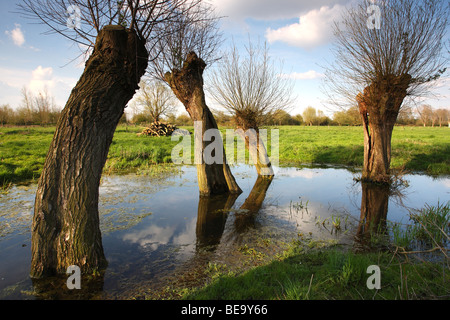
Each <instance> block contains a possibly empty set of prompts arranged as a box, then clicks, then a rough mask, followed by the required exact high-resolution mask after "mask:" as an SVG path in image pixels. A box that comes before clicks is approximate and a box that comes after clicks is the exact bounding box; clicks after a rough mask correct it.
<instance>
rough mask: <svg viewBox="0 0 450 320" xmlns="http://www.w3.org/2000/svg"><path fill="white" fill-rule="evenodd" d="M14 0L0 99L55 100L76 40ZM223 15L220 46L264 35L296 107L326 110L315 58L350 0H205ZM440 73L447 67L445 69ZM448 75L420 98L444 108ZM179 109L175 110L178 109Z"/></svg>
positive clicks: (0, 64)
mask: <svg viewBox="0 0 450 320" xmlns="http://www.w3.org/2000/svg"><path fill="white" fill-rule="evenodd" d="M18 2H19V0H7V1H6V0H1V1H0V46H1V50H0V105H2V104H9V105H10V106H11V107H13V108H16V107H18V106H19V105H20V103H21V90H22V88H24V87H26V88H28V89H29V90H31V91H33V92H38V91H39V90H43V89H44V88H47V90H48V91H49V92H50V93H51V94H52V95H53V96H54V97H55V100H56V103H57V104H58V105H59V106H61V107H63V106H64V104H65V102H66V100H67V98H68V96H69V94H70V91H71V89H72V88H73V87H74V85H75V84H76V82H77V80H78V78H79V77H80V75H81V73H82V71H83V64H82V63H80V61H81V58H80V57H79V55H80V53H81V51H80V48H78V46H77V45H75V44H73V43H71V42H70V41H68V40H66V39H64V38H63V37H61V36H59V35H56V34H51V35H45V34H43V33H44V32H45V31H47V29H46V28H45V26H43V25H38V24H32V22H31V21H30V20H27V19H25V18H23V17H21V16H20V15H19V14H17V13H15V12H14V11H15V10H16V4H17V3H18ZM210 2H212V3H213V4H214V5H215V6H216V7H217V10H218V13H219V14H220V15H222V16H224V17H225V18H224V19H223V20H222V24H221V26H222V31H223V33H224V36H225V39H226V42H225V44H224V45H225V47H226V46H227V45H229V43H230V42H231V40H233V41H234V42H235V43H236V44H237V45H238V46H239V45H242V44H245V43H246V42H247V41H248V38H249V37H250V38H251V39H252V40H255V41H258V40H260V41H267V43H268V44H269V47H270V54H271V56H273V57H274V58H276V59H282V61H283V65H284V69H285V70H284V73H286V74H288V75H289V77H290V78H291V79H293V81H294V82H295V93H294V94H295V96H296V97H297V100H296V103H295V107H294V108H293V110H291V114H297V113H301V112H302V111H303V110H304V109H305V108H306V107H307V106H309V105H311V106H313V107H315V108H317V109H322V110H323V111H325V112H327V110H326V108H325V106H324V105H323V104H324V102H325V96H324V93H323V91H322V89H321V88H322V81H323V72H324V70H323V66H324V65H327V64H328V63H331V62H332V61H333V56H332V55H331V54H330V43H331V40H332V33H331V26H332V22H333V20H334V19H336V18H337V17H339V14H340V11H341V10H342V9H343V8H345V6H346V5H348V4H349V3H350V2H351V0H335V1H331V0H315V1H310V0H277V1H273V0H210ZM447 76H448V72H447ZM448 84H449V81H448V78H447V80H445V81H441V82H440V85H439V88H438V90H437V93H438V94H439V95H440V98H439V99H433V100H428V101H427V102H429V103H430V104H431V105H433V106H435V107H447V108H450V103H449V101H450V91H449V89H448V87H449V86H448ZM180 111H181V110H180Z"/></svg>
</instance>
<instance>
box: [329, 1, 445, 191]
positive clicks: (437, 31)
mask: <svg viewBox="0 0 450 320" xmlns="http://www.w3.org/2000/svg"><path fill="white" fill-rule="evenodd" d="M368 12H369V14H368ZM449 13H450V11H449V3H448V1H441V0H389V1H379V2H378V1H377V2H373V1H370V0H361V1H360V2H359V3H358V4H357V5H356V6H355V7H352V8H350V9H348V10H346V11H345V12H344V14H343V16H342V19H341V21H339V22H337V23H336V24H335V48H334V53H335V57H336V61H334V63H333V65H331V66H330V67H329V68H328V70H327V74H326V79H327V82H328V84H329V88H331V90H330V92H331V95H335V96H332V99H334V100H335V102H336V103H337V104H338V105H339V104H341V105H342V103H343V101H345V99H346V100H347V101H350V103H351V104H352V103H353V104H354V103H355V98H356V102H357V103H358V105H359V111H360V114H361V119H362V124H363V128H364V167H363V176H362V178H363V181H372V182H380V183H390V181H391V177H390V162H391V137H392V132H393V129H394V125H395V123H396V121H397V116H398V114H399V111H400V108H401V107H402V104H403V102H404V101H405V99H409V98H413V97H421V96H424V95H425V94H426V93H428V92H429V89H430V87H431V86H432V85H433V81H434V80H436V79H438V78H439V77H440V75H442V73H443V72H445V68H444V63H445V59H444V58H443V41H445V35H446V27H447V26H448V17H449ZM343 98H344V99H343Z"/></svg>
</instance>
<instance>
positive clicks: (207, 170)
mask: <svg viewBox="0 0 450 320" xmlns="http://www.w3.org/2000/svg"><path fill="white" fill-rule="evenodd" d="M205 67H206V64H205V62H204V61H203V60H202V59H200V58H198V57H197V55H196V54H195V53H194V52H191V53H189V54H188V56H187V58H186V61H185V62H184V65H183V68H182V69H181V70H177V69H175V70H172V73H170V72H168V73H166V75H165V80H166V81H167V83H168V84H169V86H170V87H171V89H172V91H173V92H174V94H175V95H176V97H177V98H178V99H179V100H180V101H181V102H182V103H183V105H184V106H185V108H186V111H187V112H188V113H189V115H190V117H191V119H192V120H193V121H201V123H202V130H201V133H200V132H198V133H197V134H200V135H201V137H203V133H205V132H206V131H207V130H208V129H218V126H217V123H216V120H215V119H214V116H213V114H212V113H211V111H210V110H209V108H208V106H207V105H206V101H205V93H204V90H203V71H204V69H205ZM201 140H202V148H201V150H199V151H200V153H201V154H200V157H199V159H201V164H197V177H198V185H199V189H200V195H202V196H208V195H214V194H224V193H227V192H231V193H241V192H242V190H241V189H240V188H239V186H238V185H237V183H236V180H235V179H234V176H233V175H232V173H231V170H230V167H229V166H228V163H227V161H226V156H225V152H223V158H222V161H221V162H222V163H214V164H207V163H205V161H204V157H203V151H204V150H205V148H206V147H207V146H208V145H209V144H210V143H212V142H209V141H203V139H201ZM221 143H222V150H223V142H221Z"/></svg>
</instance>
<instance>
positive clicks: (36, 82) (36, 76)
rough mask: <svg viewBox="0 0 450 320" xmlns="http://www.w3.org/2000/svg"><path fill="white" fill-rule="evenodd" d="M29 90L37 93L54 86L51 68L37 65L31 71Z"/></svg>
mask: <svg viewBox="0 0 450 320" xmlns="http://www.w3.org/2000/svg"><path fill="white" fill-rule="evenodd" d="M28 86H29V88H30V90H31V91H33V92H35V93H37V92H39V91H42V90H44V89H50V90H51V89H53V87H54V86H55V79H54V77H53V68H50V67H49V68H43V67H42V66H39V67H37V68H36V69H34V70H33V71H32V72H31V81H30V83H29V85H28Z"/></svg>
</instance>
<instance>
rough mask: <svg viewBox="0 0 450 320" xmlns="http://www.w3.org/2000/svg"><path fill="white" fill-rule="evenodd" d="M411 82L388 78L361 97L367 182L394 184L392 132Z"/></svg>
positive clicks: (407, 79) (405, 77)
mask: <svg viewBox="0 0 450 320" xmlns="http://www.w3.org/2000/svg"><path fill="white" fill-rule="evenodd" d="M410 82H411V76H410V75H401V76H388V77H385V78H384V79H380V80H379V81H376V82H374V83H372V84H371V85H370V86H368V87H366V88H365V89H364V93H363V94H359V95H358V96H357V101H358V105H359V111H360V114H361V119H362V123H363V128H364V167H363V174H362V180H363V181H366V182H377V183H390V181H391V176H390V164H391V138H392V131H393V130H394V126H395V123H396V121H397V117H398V113H399V111H400V107H401V105H402V102H403V100H404V98H405V97H406V95H407V89H408V86H409V84H410Z"/></svg>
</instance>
